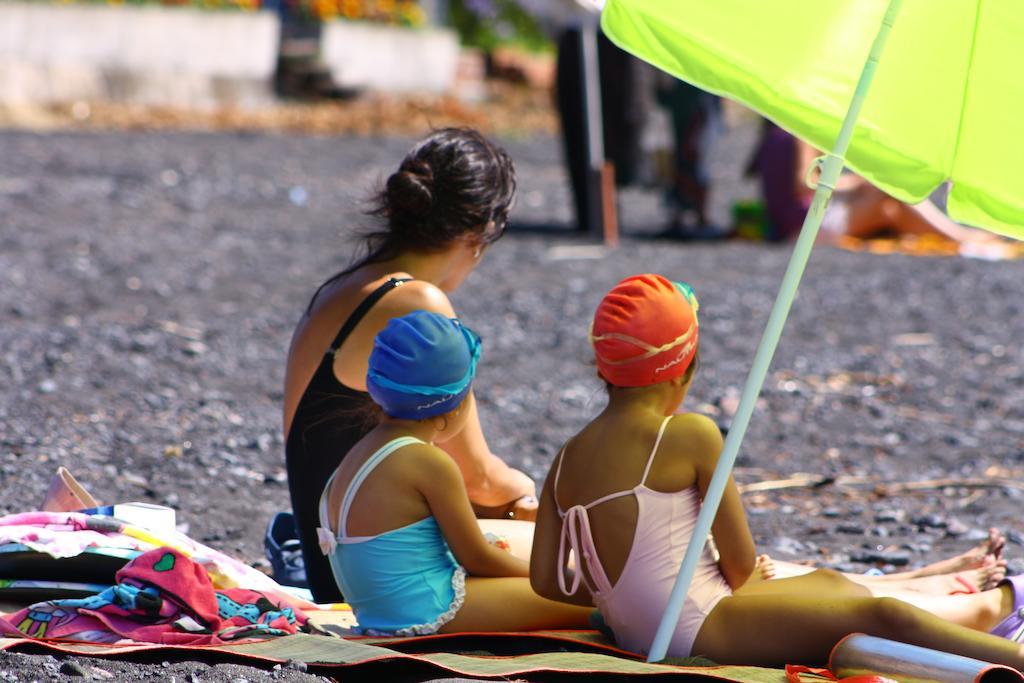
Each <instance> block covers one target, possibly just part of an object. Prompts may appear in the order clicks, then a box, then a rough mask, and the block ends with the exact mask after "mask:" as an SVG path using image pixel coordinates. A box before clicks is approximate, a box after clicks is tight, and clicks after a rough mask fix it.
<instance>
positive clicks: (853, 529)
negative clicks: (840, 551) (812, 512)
mask: <svg viewBox="0 0 1024 683" xmlns="http://www.w3.org/2000/svg"><path fill="white" fill-rule="evenodd" d="M836 531H837V532H838V533H841V534H860V535H863V534H864V527H863V526H861V525H860V524H857V523H856V522H843V523H842V524H838V525H836Z"/></svg>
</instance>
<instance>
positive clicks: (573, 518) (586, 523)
mask: <svg viewBox="0 0 1024 683" xmlns="http://www.w3.org/2000/svg"><path fill="white" fill-rule="evenodd" d="M670 419H672V418H671V416H669V417H666V418H665V419H664V420H662V422H661V427H659V428H658V438H657V439H655V441H654V448H652V449H651V454H650V455H649V456H648V457H647V466H646V467H644V474H643V477H642V478H641V479H640V483H639V484H637V485H636V486H634V487H633V488H631V489H628V490H626V491H617V492H615V493H609V494H608V495H607V496H601V497H600V498H598V499H597V500H593V501H591V502H589V503H587V504H586V505H573V506H571V507H570V508H569V509H568V510H565V511H563V510H562V506H561V505H559V504H558V478H559V476H560V475H561V474H562V462H563V461H564V460H565V447H564V446H563V447H562V452H561V453H560V454H559V458H558V465H557V466H556V468H555V483H554V492H553V493H554V498H555V508H556V509H557V510H558V515H559V516H560V517H561V518H562V533H561V538H560V539H559V541H558V588H559V589H560V590H561V591H562V593H563V594H564V595H567V596H571V595H575V594H576V591H577V590H579V587H580V582H581V581H582V582H585V583H586V584H587V588H588V589H589V590H590V592H591V594H601V593H607V592H609V591H610V590H611V589H612V584H611V581H609V580H608V575H607V573H605V571H604V567H603V566H602V565H601V560H600V558H599V557H598V556H597V548H596V547H595V546H594V536H593V533H591V530H590V515H589V514H588V513H587V510H589V509H590V508H592V507H594V506H596V505H600V504H601V503H604V502H607V501H609V500H614V499H615V498H622V497H624V496H632V495H636V491H637V489H638V488H640V487H642V486H644V485H645V484H646V483H647V475H648V473H650V471H651V464H652V463H653V462H654V454H655V453H657V452H658V446H659V445H660V444H661V437H662V436H664V434H665V427H667V426H668V421H669V420H670ZM567 445H568V444H567ZM569 551H572V554H573V556H574V557H575V558H576V564H577V567H576V572H575V573H574V575H573V579H572V586H569V587H566V580H565V572H566V570H567V569H568V562H569ZM630 552H632V549H631V550H630ZM584 564H586V566H587V570H588V571H589V572H590V576H591V577H592V578H593V579H594V582H595V583H596V584H597V585H596V586H592V585H590V582H589V581H587V579H586V577H585V576H584V572H583V571H582V567H583V565H584Z"/></svg>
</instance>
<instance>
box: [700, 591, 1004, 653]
mask: <svg viewBox="0 0 1024 683" xmlns="http://www.w3.org/2000/svg"><path fill="white" fill-rule="evenodd" d="M864 592H866V589H864V588H863V587H861V586H857V585H855V584H853V583H851V582H850V581H847V580H846V579H843V577H842V576H840V575H839V574H836V573H834V572H815V573H814V574H809V575H807V576H803V577H796V578H792V579H783V580H779V581H765V582H758V583H757V584H756V585H755V586H752V587H751V589H750V590H747V589H746V587H744V588H741V589H740V590H738V591H737V592H736V594H735V595H733V596H732V597H728V598H725V599H724V600H722V601H721V602H720V603H718V605H717V606H716V607H715V608H714V609H713V610H712V612H711V614H710V615H709V616H708V619H707V620H706V621H705V622H704V625H703V626H702V627H701V630H700V633H698V635H697V639H696V641H695V642H694V647H693V653H694V654H701V655H705V656H707V657H710V658H711V659H713V660H715V661H717V662H720V663H723V664H731V663H735V664H756V665H761V666H781V665H783V664H786V663H790V662H793V661H799V662H802V663H808V664H823V663H825V661H826V660H827V659H828V655H829V652H830V651H831V649H832V647H833V646H834V645H835V644H836V643H837V642H838V641H839V640H840V639H841V638H842V637H844V636H845V635H847V634H849V633H854V632H861V633H867V634H870V635H874V636H879V637H882V638H889V639H892V640H899V641H902V642H906V643H910V644H913V645H919V646H922V647H929V648H933V649H938V650H944V651H947V652H954V653H956V654H961V655H965V656H967V657H975V658H978V659H982V660H986V661H991V662H997V663H1001V664H1008V665H1010V666H1015V667H1020V666H1022V665H1024V648H1022V647H1021V646H1020V645H1018V644H1017V643H1013V642H1010V641H1008V640H1004V639H1002V638H997V637H995V636H991V635H989V634H987V633H981V632H978V631H974V630H971V629H968V628H965V627H963V626H959V625H957V624H953V623H950V622H947V621H944V620H942V619H939V618H938V617H936V616H934V615H932V614H929V613H928V612H925V611H924V610H922V609H919V608H917V607H914V606H913V605H910V604H908V603H905V602H903V601H901V600H896V599H893V598H868V597H863V593H864ZM1004 592H1005V591H1000V593H1004ZM970 597H973V596H960V598H961V599H963V598H970ZM1004 597H1008V596H1004ZM951 599H952V598H951ZM1008 599H1009V601H1010V602H1011V603H1012V597H1008ZM1003 609H1005V610H1006V611H1007V612H1008V611H1009V610H1010V609H1012V605H1010V606H1003V607H1001V609H1000V611H1002V610H1003ZM779 624H785V625H786V628H784V629H780V628H779Z"/></svg>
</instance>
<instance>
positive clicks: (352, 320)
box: [326, 277, 412, 356]
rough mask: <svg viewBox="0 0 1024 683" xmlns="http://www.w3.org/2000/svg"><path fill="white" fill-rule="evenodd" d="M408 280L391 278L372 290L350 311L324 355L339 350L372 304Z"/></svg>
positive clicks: (407, 278) (408, 279)
mask: <svg viewBox="0 0 1024 683" xmlns="http://www.w3.org/2000/svg"><path fill="white" fill-rule="evenodd" d="M410 280H412V278H411V277H403V278H397V277H393V278H390V279H389V280H388V281H387V282H385V283H384V284H382V285H381V286H380V287H378V288H377V289H375V290H373V292H371V293H370V295H369V296H367V297H366V298H365V299H363V300H362V301H361V302H360V303H359V305H358V306H356V310H354V311H352V315H350V316H349V317H348V320H346V321H345V324H344V325H342V326H341V329H340V330H338V334H337V336H336V337H335V338H334V341H333V342H331V346H330V348H328V349H327V352H326V355H328V356H329V355H332V354H333V353H334V352H335V351H337V350H338V349H339V348H341V345H342V344H344V343H345V340H346V339H348V336H349V335H350V334H352V330H354V329H355V328H356V325H358V324H359V322H360V321H361V320H362V319H363V318H364V317H365V316H366V314H367V313H368V312H369V311H370V309H371V308H373V306H374V304H376V303H377V302H378V301H380V300H381V297H383V296H384V295H385V294H387V293H388V292H390V291H391V290H392V289H394V288H395V287H398V286H399V285H401V284H402V283H404V282H409V281H410Z"/></svg>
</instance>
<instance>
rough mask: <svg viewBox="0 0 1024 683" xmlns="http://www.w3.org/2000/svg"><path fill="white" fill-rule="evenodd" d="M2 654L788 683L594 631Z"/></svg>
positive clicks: (16, 643)
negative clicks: (663, 656) (656, 657)
mask: <svg viewBox="0 0 1024 683" xmlns="http://www.w3.org/2000/svg"><path fill="white" fill-rule="evenodd" d="M0 649H5V650H12V651H18V652H24V653H48V654H52V653H55V652H59V653H66V654H73V655H78V656H86V657H100V658H113V659H126V660H131V661H143V662H149V661H164V660H170V659H174V660H193V661H203V662H207V663H210V664H216V663H226V662H232V663H236V664H246V665H249V666H265V667H267V668H269V667H272V666H273V665H274V664H279V663H284V662H286V661H288V660H296V661H301V662H305V663H306V664H307V666H308V669H309V672H310V673H316V674H321V675H325V676H332V677H335V678H338V679H340V680H364V679H365V678H367V677H370V676H375V677H380V680H388V681H397V680H406V681H417V680H430V679H436V678H450V677H453V676H459V677H468V678H473V679H481V680H488V679H494V680H507V679H509V678H514V679H525V680H529V681H562V680H582V679H583V678H584V677H585V678H586V679H587V680H589V681H593V680H595V679H596V680H620V679H622V678H626V677H630V678H632V677H643V678H654V679H658V680H661V679H672V680H686V681H743V682H750V683H785V681H786V674H785V672H784V671H782V670H781V669H764V668H760V667H749V666H694V665H693V664H694V662H693V661H692V660H678V661H677V662H674V663H672V664H648V663H646V662H644V661H643V660H642V659H640V658H638V657H637V656H636V655H633V654H631V653H628V652H624V651H622V650H619V649H617V648H615V647H613V646H611V645H608V644H607V642H606V641H604V640H603V639H602V637H601V636H600V634H598V633H597V632H596V631H541V632H531V633H486V634H484V633H479V634H477V633H470V634H450V635H435V636H423V637H410V638H391V639H385V638H332V637H327V636H320V635H308V634H297V635H291V636H282V637H279V638H270V639H267V640H261V641H257V642H252V641H250V642H247V643H237V644H232V645H216V646H199V647H187V646H177V645H155V644H146V643H139V644H131V645H100V644H92V643H72V642H58V641H46V640H35V639H30V638H0Z"/></svg>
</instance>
